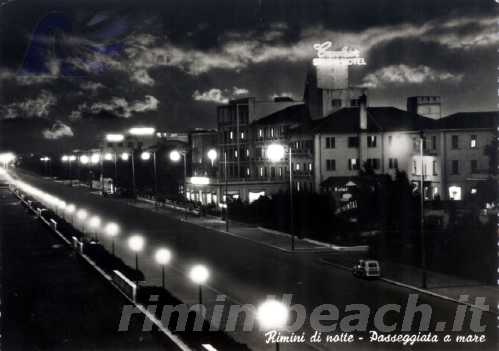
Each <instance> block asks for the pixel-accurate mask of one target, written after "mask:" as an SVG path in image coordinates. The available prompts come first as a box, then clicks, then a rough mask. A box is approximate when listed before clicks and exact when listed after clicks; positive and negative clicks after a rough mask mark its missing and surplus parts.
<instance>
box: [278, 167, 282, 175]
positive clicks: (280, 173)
mask: <svg viewBox="0 0 499 351" xmlns="http://www.w3.org/2000/svg"><path fill="white" fill-rule="evenodd" d="M279 177H282V167H279Z"/></svg>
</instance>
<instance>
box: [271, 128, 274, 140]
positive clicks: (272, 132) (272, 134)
mask: <svg viewBox="0 0 499 351" xmlns="http://www.w3.org/2000/svg"><path fill="white" fill-rule="evenodd" d="M270 137H271V138H273V137H274V128H270Z"/></svg>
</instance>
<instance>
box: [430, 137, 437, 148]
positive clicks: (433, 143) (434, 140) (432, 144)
mask: <svg viewBox="0 0 499 351" xmlns="http://www.w3.org/2000/svg"><path fill="white" fill-rule="evenodd" d="M431 149H432V150H436V149H437V136H436V135H432V136H431Z"/></svg>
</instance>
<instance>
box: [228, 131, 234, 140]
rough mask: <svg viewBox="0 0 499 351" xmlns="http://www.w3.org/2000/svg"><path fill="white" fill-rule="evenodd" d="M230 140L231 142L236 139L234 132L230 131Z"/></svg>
mask: <svg viewBox="0 0 499 351" xmlns="http://www.w3.org/2000/svg"><path fill="white" fill-rule="evenodd" d="M229 139H230V140H232V139H234V132H232V131H230V133H229Z"/></svg>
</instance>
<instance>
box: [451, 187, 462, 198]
mask: <svg viewBox="0 0 499 351" xmlns="http://www.w3.org/2000/svg"><path fill="white" fill-rule="evenodd" d="M449 198H450V199H451V200H456V201H460V200H461V199H462V194H461V187H460V186H455V185H453V186H450V187H449Z"/></svg>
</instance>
